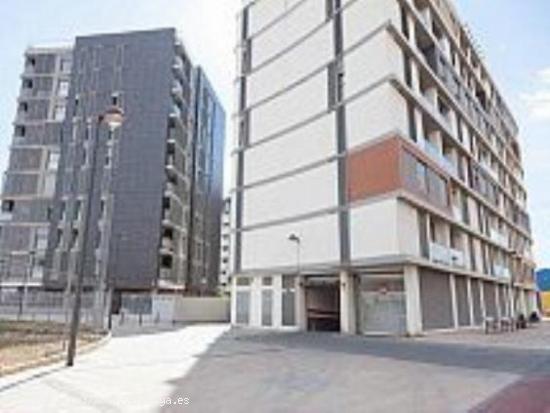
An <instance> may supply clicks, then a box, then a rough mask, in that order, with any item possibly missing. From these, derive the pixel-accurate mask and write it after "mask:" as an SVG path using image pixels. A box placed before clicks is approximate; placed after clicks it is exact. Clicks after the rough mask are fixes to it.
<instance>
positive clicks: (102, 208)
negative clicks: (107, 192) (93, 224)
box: [99, 199, 105, 219]
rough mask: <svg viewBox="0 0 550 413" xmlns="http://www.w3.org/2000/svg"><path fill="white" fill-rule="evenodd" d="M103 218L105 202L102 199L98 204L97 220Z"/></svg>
mask: <svg viewBox="0 0 550 413" xmlns="http://www.w3.org/2000/svg"><path fill="white" fill-rule="evenodd" d="M103 218H105V200H104V199H102V200H101V201H100V203H99V219H103Z"/></svg>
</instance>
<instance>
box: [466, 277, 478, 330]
mask: <svg viewBox="0 0 550 413" xmlns="http://www.w3.org/2000/svg"><path fill="white" fill-rule="evenodd" d="M466 288H467V292H468V310H469V311H468V314H469V315H470V326H471V327H473V326H475V324H476V320H475V315H474V297H473V292H472V279H471V278H470V277H466Z"/></svg>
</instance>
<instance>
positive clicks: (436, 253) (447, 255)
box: [430, 242, 452, 265]
mask: <svg viewBox="0 0 550 413" xmlns="http://www.w3.org/2000/svg"><path fill="white" fill-rule="evenodd" d="M430 260H431V261H433V262H435V263H437V264H445V265H451V262H452V259H451V251H450V250H449V248H447V247H446V246H444V245H441V244H437V243H435V242H432V243H430Z"/></svg>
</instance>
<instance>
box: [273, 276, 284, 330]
mask: <svg viewBox="0 0 550 413" xmlns="http://www.w3.org/2000/svg"><path fill="white" fill-rule="evenodd" d="M282 326H283V277H282V276H281V275H275V276H273V327H274V328H281V327H282Z"/></svg>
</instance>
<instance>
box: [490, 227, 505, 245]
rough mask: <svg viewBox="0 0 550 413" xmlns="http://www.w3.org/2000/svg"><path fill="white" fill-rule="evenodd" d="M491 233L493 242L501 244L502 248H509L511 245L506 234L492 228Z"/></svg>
mask: <svg viewBox="0 0 550 413" xmlns="http://www.w3.org/2000/svg"><path fill="white" fill-rule="evenodd" d="M489 233H490V236H491V239H492V240H493V241H495V242H496V243H497V244H499V245H500V246H502V247H505V248H508V244H509V243H508V237H507V236H506V234H503V233H502V232H500V231H498V230H497V229H495V228H491V229H490V231H489Z"/></svg>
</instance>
